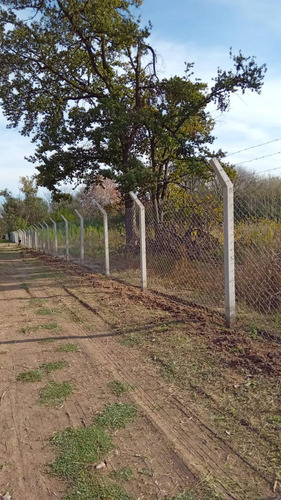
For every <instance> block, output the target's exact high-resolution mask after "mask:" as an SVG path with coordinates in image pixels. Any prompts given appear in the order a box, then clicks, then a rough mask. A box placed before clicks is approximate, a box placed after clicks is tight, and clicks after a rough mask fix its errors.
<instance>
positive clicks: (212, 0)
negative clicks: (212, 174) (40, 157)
mask: <svg viewBox="0 0 281 500" xmlns="http://www.w3.org/2000/svg"><path fill="white" fill-rule="evenodd" d="M141 12H142V18H143V21H144V23H147V22H148V20H151V22H152V25H153V30H152V35H151V44H152V45H153V47H155V48H156V50H157V53H158V62H159V71H160V73H161V75H162V76H164V75H165V76H170V75H175V74H179V75H182V74H183V70H184V62H185V61H187V62H194V63H195V66H194V72H195V76H196V77H199V78H201V79H202V80H203V81H206V82H209V83H211V78H212V77H214V76H215V75H216V70H217V67H218V66H220V67H222V68H223V69H228V68H230V65H231V61H230V60H229V48H230V47H232V49H233V52H234V53H238V51H239V50H240V49H241V51H242V53H243V54H244V55H249V56H252V55H255V56H256V58H257V62H258V64H262V63H264V62H265V63H266V64H267V67H268V71H267V74H266V77H265V82H264V86H263V90H262V94H261V95H260V96H259V95H256V94H251V93H246V94H245V95H243V96H240V95H235V96H233V97H232V99H231V109H230V111H228V112H227V113H225V114H223V115H220V113H218V112H216V111H215V110H214V109H211V110H210V111H211V112H212V116H213V117H214V118H215V119H216V127H215V135H216V137H217V139H216V141H215V143H214V147H216V148H222V149H223V150H225V151H228V152H229V153H232V152H235V151H238V150H241V149H244V148H249V147H251V146H255V145H258V144H261V143H265V142H269V141H273V140H275V139H280V140H277V141H275V142H271V143H270V144H267V145H265V146H260V147H258V148H253V149H249V150H248V151H245V152H243V153H240V154H237V155H232V156H229V161H231V162H232V163H235V164H237V163H242V164H244V166H245V167H247V168H248V169H249V170H256V171H257V172H264V171H268V172H266V173H268V174H269V175H281V154H276V155H275V153H278V152H279V151H281V30H280V19H281V2H280V0H267V1H265V0H263V1H261V0H197V1H191V0H143V5H142V7H141ZM0 147H1V157H0V173H1V177H0V179H1V180H0V189H2V188H5V187H7V188H9V189H10V190H12V192H13V193H14V194H17V193H18V179H19V176H21V175H32V173H34V167H33V166H32V165H30V164H29V163H28V162H27V161H26V160H24V156H28V155H29V154H31V153H32V151H33V148H34V146H33V145H32V144H30V141H29V139H28V138H24V137H21V136H20V134H19V133H18V132H17V131H16V130H6V129H5V119H4V118H3V117H1V116H0ZM267 155H273V156H270V157H267V158H263V159H259V160H255V161H252V160H254V159H255V158H258V157H261V156H267ZM273 169H274V170H273Z"/></svg>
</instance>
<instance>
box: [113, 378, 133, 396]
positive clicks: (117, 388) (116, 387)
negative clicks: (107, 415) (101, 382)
mask: <svg viewBox="0 0 281 500" xmlns="http://www.w3.org/2000/svg"><path fill="white" fill-rule="evenodd" d="M107 385H108V387H109V389H110V390H111V392H112V394H115V396H121V395H122V394H125V393H126V392H128V391H129V390H130V389H131V386H130V385H128V384H124V382H120V381H119V380H112V382H109V383H108V384H107Z"/></svg>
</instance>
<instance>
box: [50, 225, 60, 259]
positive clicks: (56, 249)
mask: <svg viewBox="0 0 281 500" xmlns="http://www.w3.org/2000/svg"><path fill="white" fill-rule="evenodd" d="M50 221H51V222H52V223H53V227H54V239H55V255H58V233H57V223H56V222H55V221H54V219H52V217H50Z"/></svg>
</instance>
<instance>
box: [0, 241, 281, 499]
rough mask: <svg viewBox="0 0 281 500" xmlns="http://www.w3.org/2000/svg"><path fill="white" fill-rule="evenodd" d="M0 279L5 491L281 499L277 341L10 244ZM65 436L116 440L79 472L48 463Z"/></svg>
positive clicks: (0, 435) (35, 495) (0, 487)
mask: <svg viewBox="0 0 281 500" xmlns="http://www.w3.org/2000/svg"><path fill="white" fill-rule="evenodd" d="M0 279H1V287H0V300H1V311H0V317H1V338H0V368H1V379H0V418H1V428H0V496H1V495H2V496H3V497H4V495H5V494H6V498H7V499H8V498H12V500H25V499H26V500H38V499H39V498H40V499H44V500H49V499H57V498H59V499H66V498H67V499H68V498H69V499H71V500H72V499H74V498H75V499H76V498H77V499H78V498H81V499H82V500H88V499H89V500H91V499H93V500H95V499H100V500H102V499H103V500H113V499H116V500H117V499H118V500H119V499H127V498H132V499H134V500H137V499H139V500H141V499H152V500H158V499H159V500H164V499H167V500H168V499H169V500H171V499H176V500H180V499H182V500H185V499H186V500H211V499H234V500H246V499H248V500H265V499H268V498H270V499H271V498H272V499H273V498H278V495H279V494H280V482H279V481H280V480H281V473H280V464H281V452H280V449H281V446H280V444H281V443H280V434H281V433H280V430H281V408H280V396H281V390H280V374H281V356H280V353H281V345H280V343H279V342H278V339H275V341H272V340H269V339H267V340H265V339H261V338H258V337H257V336H256V334H255V332H253V333H252V334H251V333H250V334H249V333H244V332H242V331H241V332H237V331H232V330H228V329H226V328H224V324H223V319H222V318H221V317H220V316H215V315H214V314H212V313H210V312H208V311H205V310H203V309H198V308H194V307H191V306H190V307H189V306H186V305H184V304H178V303H176V302H173V301H172V300H171V299H168V298H167V297H164V296H163V295H156V294H153V293H149V292H141V291H140V290H139V289H138V288H135V287H132V286H126V285H124V284H122V283H119V282H117V281H114V280H110V279H107V278H105V277H102V276H100V275H93V274H90V273H88V272H87V271H85V270H82V269H81V268H79V267H78V266H74V265H71V264H68V263H65V262H63V261H62V260H59V259H54V258H50V257H49V258H48V257H46V256H40V255H38V254H36V253H35V252H31V251H29V252H28V251H23V250H22V249H20V248H19V247H16V246H15V245H12V244H11V245H7V244H6V245H5V244H2V245H1V246H0ZM60 391H61V392H60ZM123 409H124V411H125V410H126V411H129V413H130V411H131V410H132V413H131V414H130V418H129V420H128V422H127V421H126V423H125V421H124V422H123V420H122V419H121V424H122V425H120V426H119V424H118V422H119V420H118V419H120V418H121V417H120V416H118V415H119V414H118V415H117V417H116V416H114V418H115V420H114V422H115V423H114V425H113V424H112V423H111V424H109V423H107V424H101V422H104V421H107V422H109V421H110V422H111V421H112V420H110V419H112V415H115V413H114V412H115V411H117V412H120V411H123ZM108 415H109V416H110V418H109V420H108V418H107V417H108ZM122 418H123V417H122ZM116 419H117V420H116ZM116 421H117V424H116ZM123 423H124V426H123ZM65 429H69V431H67V432H72V433H73V432H74V431H75V432H76V431H77V432H78V433H80V432H81V433H83V432H85V433H86V432H90V434H91V433H92V432H93V433H94V435H95V436H96V434H95V433H98V434H99V433H102V434H101V435H102V436H103V439H105V441H106V440H107V439H109V440H110V445H108V448H106V447H105V448H106V449H105V448H104V450H102V445H101V444H100V445H99V449H98V448H97V455H96V457H98V458H96V460H97V462H96V463H95V460H94V458H91V451H92V450H89V449H87V453H86V455H83V456H82V455H79V457H80V458H79V460H78V459H75V460H76V462H75V461H74V462H73V463H74V464H76V465H77V464H80V465H79V467H80V469H79V474H78V473H77V474H78V475H79V477H78V476H77V477H76V476H75V474H74V473H73V474H72V475H70V473H69V474H68V473H67V472H66V470H65V469H64V470H63V472H61V471H60V473H58V472H57V470H58V467H56V465H54V464H56V463H57V462H56V460H60V459H59V458H58V453H59V450H60V448H59V450H58V448H57V446H56V445H57V443H61V439H62V437H61V436H65V434H64V433H62V434H58V433H60V432H61V431H64V430H65ZM79 429H80V430H79ZM82 429H84V431H82ZM75 432H74V434H71V436H70V435H69V436H70V437H71V440H72V441H71V443H70V441H69V443H70V444H69V443H68V444H69V446H70V448H71V450H72V452H73V449H75V450H76V448H77V446H76V445H77V442H78V441H77V442H76V441H75V440H78V434H77V433H75ZM79 435H80V434H79ZM104 435H105V437H104ZM54 436H55V437H54ZM67 436H68V435H67ZM69 436H68V437H69ZM85 436H86V434H85ZM87 436H88V434H87ZM52 438H53V440H52ZM79 439H80V438H79ZM81 439H82V438H81ZM87 439H88V438H87ZM95 439H96V437H95ZM54 443H55V445H54ZM75 443H76V444H75ZM88 444H89V443H88ZM86 445H87V443H86ZM61 446H62V445H61ZM81 446H82V445H81ZM83 446H84V445H83ZM91 446H92V445H91ZM86 447H87V446H86ZM77 449H78V448H77ZM67 453H69V450H68V451H67ZM77 453H78V452H77ZM79 453H80V451H79ZM89 453H90V455H89ZM85 456H87V459H86V458H85ZM67 457H68V458H67V459H66V460H65V462H63V463H64V467H66V465H67V466H69V463H70V462H71V460H72V459H71V458H70V455H69V454H68V455H67ZM89 457H90V458H89ZM99 460H101V462H100V463H98V462H99ZM50 464H53V465H50ZM81 464H82V465H81ZM97 465H98V467H97ZM99 465H100V467H99ZM81 467H82V469H81ZM85 481H86V482H85ZM87 481H88V482H87ZM89 481H90V482H89ZM96 483H98V484H99V485H100V484H101V483H102V486H99V487H100V488H101V489H102V488H103V489H102V490H99V492H98V491H97V488H96ZM85 484H86V485H87V487H85ZM89 485H90V486H89ZM83 488H84V489H83ZM87 488H88V489H87ZM120 488H121V489H120ZM86 489H87V491H86ZM82 490H83V491H82ZM4 498H5V497H4Z"/></svg>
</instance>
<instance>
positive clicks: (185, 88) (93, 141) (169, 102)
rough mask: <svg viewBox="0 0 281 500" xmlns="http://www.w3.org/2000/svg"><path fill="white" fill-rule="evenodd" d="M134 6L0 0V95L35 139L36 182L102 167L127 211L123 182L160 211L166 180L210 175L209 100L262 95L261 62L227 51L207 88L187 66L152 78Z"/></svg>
mask: <svg viewBox="0 0 281 500" xmlns="http://www.w3.org/2000/svg"><path fill="white" fill-rule="evenodd" d="M140 4H141V0H103V2H100V0H87V1H86V2H81V1H80V0H46V1H44V2H41V1H39V0H4V1H3V2H2V5H3V7H2V9H1V11H0V16H1V23H0V37H1V40H0V41H1V50H0V63H1V75H0V97H1V100H2V107H3V111H4V114H5V116H6V117H7V119H8V122H9V124H10V126H13V127H18V126H19V127H21V133H22V134H24V135H29V136H31V137H32V140H33V141H34V142H35V143H36V150H35V154H34V156H33V157H32V161H34V163H36V165H38V170H39V174H38V182H39V184H40V185H43V186H45V187H47V188H49V189H50V190H52V191H53V192H56V191H57V190H58V185H59V184H60V183H61V182H64V181H74V180H75V181H78V182H83V183H87V184H89V185H92V184H95V183H98V182H99V179H100V176H101V175H102V176H104V177H108V178H110V179H113V180H115V181H116V182H117V183H118V186H119V188H120V190H121V193H122V194H123V195H124V197H125V202H126V207H127V209H128V210H129V209H130V207H131V204H132V202H131V201H130V199H129V196H128V193H129V191H130V190H139V191H141V190H142V191H149V192H150V194H151V196H152V198H153V199H154V203H155V209H156V213H158V215H157V217H158V218H159V212H161V202H162V201H163V199H165V196H166V194H167V186H168V185H169V184H170V183H177V184H178V185H180V183H181V182H184V181H185V180H186V178H187V177H188V176H189V175H195V174H196V175H197V176H198V175H199V176H203V177H204V176H205V177H208V175H210V173H209V170H208V167H206V161H205V158H206V157H208V156H212V155H214V154H215V153H214V152H213V151H210V145H211V144H212V142H213V140H214V137H213V136H212V130H213V127H214V122H213V120H212V118H211V116H210V114H209V113H208V111H207V106H208V104H209V103H214V104H216V106H217V109H219V110H221V111H225V110H226V109H227V108H228V106H229V102H230V96H231V94H233V93H235V92H237V91H241V92H242V93H244V92H245V91H246V90H247V89H249V90H251V91H255V92H258V93H259V92H260V91H261V87H262V81H263V77H264V73H265V70H266V68H265V66H264V65H262V66H258V65H257V64H256V61H255V59H254V58H252V57H245V56H243V55H242V53H239V54H238V55H237V56H235V55H233V54H232V53H231V54H230V55H231V59H232V63H233V68H232V69H230V70H229V71H225V70H222V69H220V68H219V69H218V72H217V75H216V77H215V78H214V80H213V84H212V86H211V88H209V87H208V85H207V84H205V83H203V82H200V81H197V80H196V79H193V76H192V73H191V70H192V64H188V65H187V66H186V71H185V75H184V76H183V77H173V78H170V79H165V78H164V79H162V80H160V79H159V78H158V76H157V66H156V62H157V61H156V55H155V51H154V50H153V48H152V47H151V46H150V45H149V43H148V37H149V34H150V29H151V27H148V28H147V27H142V25H141V21H140V19H139V17H137V15H138V7H139V6H140ZM216 154H221V152H219V153H218V152H217V153H216ZM129 225H130V224H129ZM129 225H128V227H127V229H128V230H129Z"/></svg>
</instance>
